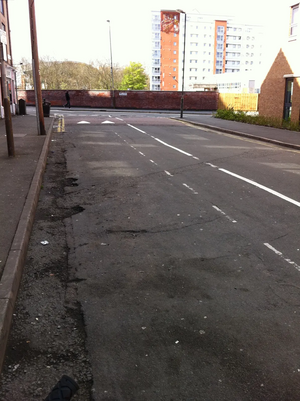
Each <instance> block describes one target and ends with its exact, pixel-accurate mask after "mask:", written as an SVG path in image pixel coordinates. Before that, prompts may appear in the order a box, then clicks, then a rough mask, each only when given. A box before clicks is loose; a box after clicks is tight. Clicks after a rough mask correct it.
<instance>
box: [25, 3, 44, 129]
mask: <svg viewBox="0 0 300 401" xmlns="http://www.w3.org/2000/svg"><path fill="white" fill-rule="evenodd" d="M28 5H29V19H30V35H31V52H32V70H33V79H34V91H35V97H36V102H35V103H36V118H37V125H38V134H39V135H46V129H45V121H44V113H43V103H42V89H41V79H40V66H39V55H38V46H37V35H36V21H35V7H34V0H28Z"/></svg>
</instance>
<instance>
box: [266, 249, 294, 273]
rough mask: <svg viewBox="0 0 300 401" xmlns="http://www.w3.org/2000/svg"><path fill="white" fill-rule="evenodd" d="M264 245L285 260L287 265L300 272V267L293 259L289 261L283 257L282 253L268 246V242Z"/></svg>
mask: <svg viewBox="0 0 300 401" xmlns="http://www.w3.org/2000/svg"><path fill="white" fill-rule="evenodd" d="M264 245H265V246H266V247H267V248H269V249H271V251H273V252H274V253H275V254H276V255H278V256H280V257H281V258H282V259H283V260H285V261H286V262H287V263H289V264H290V265H292V266H294V268H295V269H296V270H298V271H300V266H298V265H297V263H295V262H293V261H292V260H291V259H287V258H285V257H284V256H283V254H282V252H280V251H278V250H277V249H276V248H274V247H273V246H272V245H270V244H268V243H267V242H265V243H264Z"/></svg>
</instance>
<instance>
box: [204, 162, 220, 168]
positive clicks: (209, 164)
mask: <svg viewBox="0 0 300 401" xmlns="http://www.w3.org/2000/svg"><path fill="white" fill-rule="evenodd" d="M205 164H207V165H208V166H210V167H213V168H218V166H215V165H214V164H211V163H205Z"/></svg>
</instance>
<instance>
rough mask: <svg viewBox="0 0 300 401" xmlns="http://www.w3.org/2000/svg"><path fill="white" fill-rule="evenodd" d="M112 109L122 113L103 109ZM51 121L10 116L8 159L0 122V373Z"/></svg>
mask: <svg viewBox="0 0 300 401" xmlns="http://www.w3.org/2000/svg"><path fill="white" fill-rule="evenodd" d="M74 111H76V110H74ZM89 111H96V110H92V109H89ZM97 111H99V110H97ZM113 111H114V112H122V113H124V112H125V111H124V110H109V112H113ZM128 112H130V113H133V112H135V111H134V110H128ZM180 120H182V121H186V122H188V123H192V124H195V125H199V126H203V127H205V128H208V129H212V130H217V131H222V132H227V133H231V134H235V135H240V136H246V137H249V138H252V139H258V140H263V141H267V142H272V143H275V144H278V145H281V146H287V147H290V148H293V149H299V150H300V133H298V132H291V131H287V130H281V129H276V128H269V127H262V126H254V125H248V124H244V123H238V122H233V121H225V120H220V119H216V118H213V117H212V116H210V115H204V114H200V113H199V114H196V113H192V114H190V113H185V114H184V117H183V119H180ZM53 123H54V118H53V117H50V118H46V119H45V124H46V131H47V135H46V136H39V135H38V134H37V122H36V117H35V116H33V115H26V116H15V117H13V131H14V142H15V151H16V157H15V158H9V157H8V156H7V145H6V137H5V123H4V120H0V216H1V224H0V277H1V279H0V371H1V368H2V364H3V360H4V355H5V348H6V343H7V339H8V335H9V330H10V325H11V320H12V314H13V310H14V305H15V301H16V298H17V293H18V288H19V284H20V279H21V276H22V270H23V265H24V262H25V258H26V252H27V246H28V242H29V237H30V232H31V228H32V225H33V220H34V215H35V210H36V206H37V203H38V198H39V192H40V189H41V185H42V179H43V173H44V170H45V166H46V161H47V155H48V150H49V147H50V143H51V134H52V129H53Z"/></svg>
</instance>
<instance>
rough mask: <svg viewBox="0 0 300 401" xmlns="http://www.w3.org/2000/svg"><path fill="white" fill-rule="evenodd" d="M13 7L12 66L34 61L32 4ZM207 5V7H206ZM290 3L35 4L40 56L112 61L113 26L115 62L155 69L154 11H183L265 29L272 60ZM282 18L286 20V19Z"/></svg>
mask: <svg viewBox="0 0 300 401" xmlns="http://www.w3.org/2000/svg"><path fill="white" fill-rule="evenodd" d="M6 1H8V5H9V17H10V29H11V38H12V57H13V63H14V65H17V64H18V63H20V60H21V59H22V58H23V57H25V58H26V59H28V60H31V58H32V56H31V45H30V30H29V13H28V0H6ZM203 3H205V4H203ZM290 5H292V1H291V0H251V1H249V0H246V1H245V0H226V1H224V0H213V1H210V2H209V1H206V2H203V0H202V1H195V0H151V1H144V0H35V11H36V24H37V37H38V52H39V57H40V58H42V57H49V58H50V59H55V60H59V61H64V60H70V61H78V62H84V63H91V62H93V61H97V60H98V61H100V62H103V63H104V62H107V63H110V40H109V24H108V22H107V20H110V21H111V22H110V25H111V44H112V59H113V64H114V65H116V64H118V65H119V66H126V65H129V63H130V62H131V61H133V62H140V63H142V64H143V66H144V67H145V68H146V70H149V67H150V65H151V11H152V10H154V11H157V10H161V9H172V10H176V9H183V10H184V11H185V12H187V13H189V12H192V11H195V10H197V11H198V12H200V13H203V14H214V15H216V13H217V14H220V15H229V16H233V17H236V18H237V19H238V20H240V21H242V22H244V23H248V24H261V25H264V26H265V32H266V33H265V39H266V40H267V41H268V46H267V47H266V49H265V52H266V57H269V58H272V57H273V59H274V57H275V56H276V54H277V52H278V50H279V48H280V37H282V35H285V33H286V32H287V29H288V10H289V6H290ZM283 16H284V17H283Z"/></svg>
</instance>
